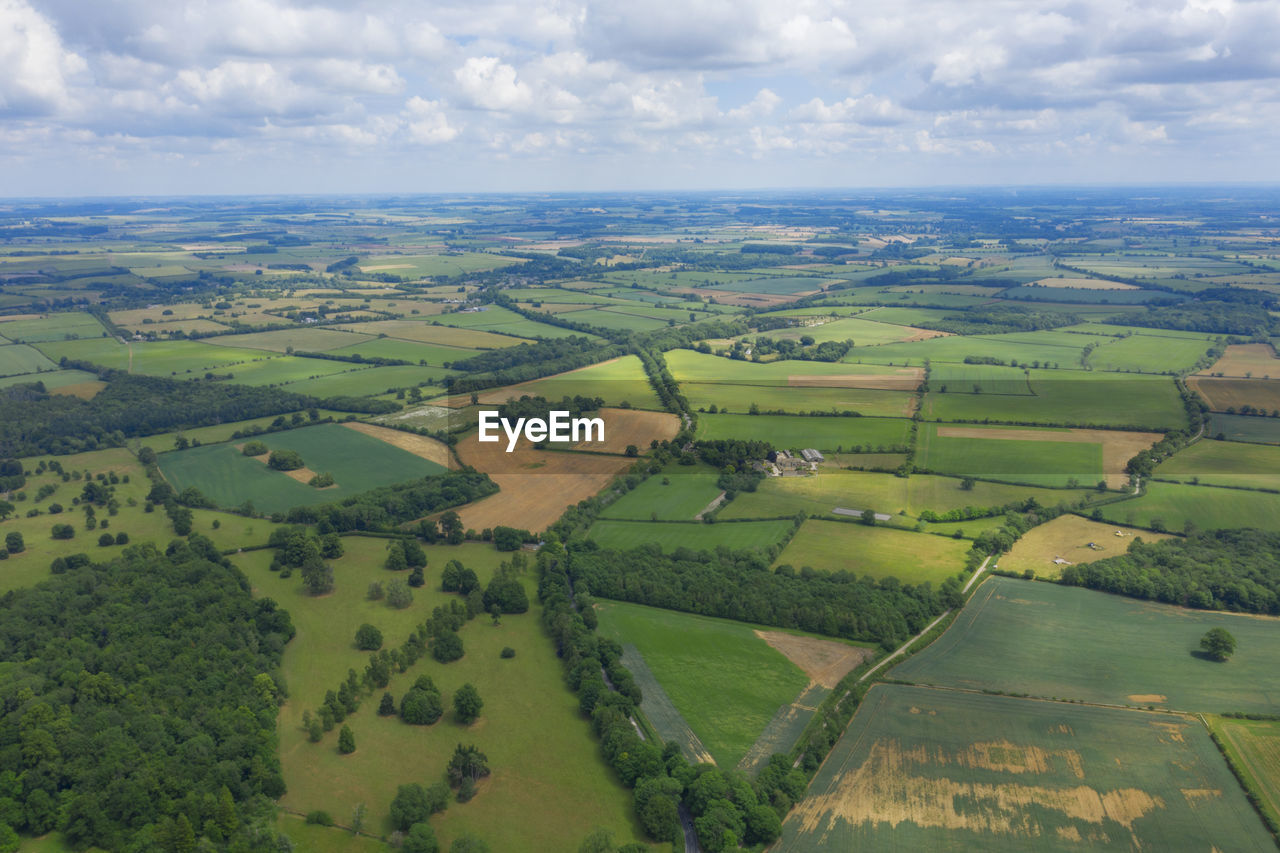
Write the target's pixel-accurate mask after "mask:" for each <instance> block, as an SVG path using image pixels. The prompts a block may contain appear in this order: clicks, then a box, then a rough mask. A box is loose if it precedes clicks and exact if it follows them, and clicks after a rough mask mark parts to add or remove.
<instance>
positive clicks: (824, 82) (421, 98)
mask: <svg viewBox="0 0 1280 853" xmlns="http://www.w3.org/2000/svg"><path fill="white" fill-rule="evenodd" d="M1277 43H1280V0H1253V2H1238V1H1237V0H1186V2H1183V0H1145V1H1144V2H1123V0H1065V2H1049V1H1048V0H1016V1H1015V0H894V2H876V3H871V2H866V0H861V2H841V0H643V2H636V0H619V1H618V2H613V0H610V2H595V1H594V0H591V1H590V2H580V0H563V2H559V0H551V2H486V0H468V2H454V0H432V2H429V3H427V2H421V0H415V2H397V0H384V2H377V3H372V2H369V3H365V2H345V3H337V2H332V3H324V2H316V3H306V2H296V0H295V2H287V0H225V2H215V0H164V2H154V0H92V2H90V1H89V0H0V196H66V195H165V194H175V195H176V194H189V193H200V194H224V193H231V194H242V193H319V194H325V193H366V192H367V193H387V192H397V193H431V192H463V191H481V192H503V191H555V190H565V191H578V190H649V189H653V190H679V189H689V190H693V189H727V188H744V189H751V188H780V187H788V188H791V187H800V188H803V187H905V186H921V185H969V186H972V185H1019V184H1105V183H1117V182H1118V183H1187V182H1253V181H1264V182H1274V181H1277V180H1280V50H1277V48H1276V45H1277Z"/></svg>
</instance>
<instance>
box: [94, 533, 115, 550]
mask: <svg viewBox="0 0 1280 853" xmlns="http://www.w3.org/2000/svg"><path fill="white" fill-rule="evenodd" d="M114 544H116V537H114V536H112V535H111V534H110V533H104V534H102V535H101V536H99V537H98V547H100V548H106V547H107V546H108V545H114Z"/></svg>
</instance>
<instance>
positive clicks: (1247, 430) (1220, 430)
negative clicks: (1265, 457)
mask: <svg viewBox="0 0 1280 853" xmlns="http://www.w3.org/2000/svg"><path fill="white" fill-rule="evenodd" d="M1205 432H1206V434H1207V435H1212V436H1214V437H1215V438H1220V439H1222V440H1224V441H1245V442H1250V443H1253V444H1280V418H1263V417H1257V416H1256V415H1227V414H1223V413H1221V412H1215V413H1214V414H1213V415H1211V416H1210V417H1209V420H1208V423H1207V425H1206V426H1205Z"/></svg>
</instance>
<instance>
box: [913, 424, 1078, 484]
mask: <svg viewBox="0 0 1280 853" xmlns="http://www.w3.org/2000/svg"><path fill="white" fill-rule="evenodd" d="M956 432H960V433H961V434H960V435H957V434H956ZM976 436H982V437H976ZM988 436H990V437H988ZM1023 436H1028V437H1030V438H1032V440H1030V441H1028V440H1025V439H1024V438H1023ZM1052 436H1053V434H1052V433H1040V432H1032V431H1031V430H1018V431H1017V432H1013V431H1000V430H981V429H977V428H972V427H970V428H963V429H960V430H957V428H954V427H950V428H949V427H937V426H932V425H930V426H927V427H923V428H922V429H921V441H920V446H921V451H922V452H921V457H922V464H923V466H924V467H925V468H927V469H928V470H930V471H937V472H939V473H944V474H956V475H963V476H971V477H986V478H990V479H993V480H1013V481H1019V482H1025V483H1031V484H1033V485H1040V486H1064V485H1077V484H1079V483H1096V482H1097V481H1098V480H1100V479H1101V478H1102V474H1103V467H1102V445H1101V444H1098V443H1096V442H1072V441H1054V440H1052ZM1064 437H1070V436H1064Z"/></svg>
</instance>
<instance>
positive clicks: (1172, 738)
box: [1151, 720, 1187, 743]
mask: <svg viewBox="0 0 1280 853" xmlns="http://www.w3.org/2000/svg"><path fill="white" fill-rule="evenodd" d="M1151 727H1152V728H1155V729H1159V730H1160V731H1162V732H1164V734H1165V735H1167V736H1168V738H1167V739H1166V738H1165V737H1164V736H1160V737H1159V740H1160V742H1161V743H1186V742H1187V739H1186V738H1185V737H1184V736H1183V734H1182V733H1183V731H1184V730H1186V728H1187V726H1186V724H1185V723H1168V722H1163V721H1160V720H1154V721H1152V723H1151Z"/></svg>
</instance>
